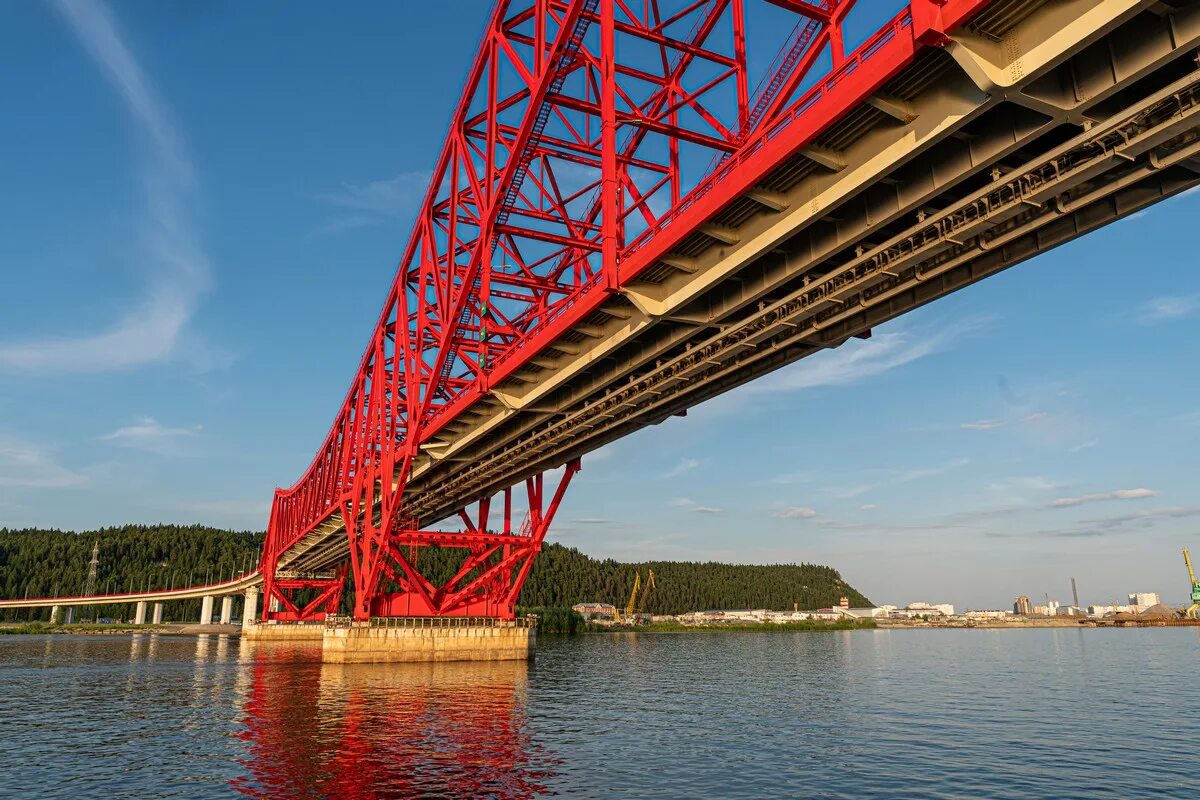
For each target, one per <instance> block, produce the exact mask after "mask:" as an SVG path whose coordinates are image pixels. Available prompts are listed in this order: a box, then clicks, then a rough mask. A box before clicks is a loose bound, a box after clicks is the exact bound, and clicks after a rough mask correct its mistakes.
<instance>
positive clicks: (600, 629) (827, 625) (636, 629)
mask: <svg viewBox="0 0 1200 800" xmlns="http://www.w3.org/2000/svg"><path fill="white" fill-rule="evenodd" d="M876 627H878V626H877V625H876V623H875V620H872V619H854V620H849V619H839V620H834V621H832V622H825V621H823V620H799V621H796V622H762V623H758V622H731V623H712V624H710V625H684V624H682V623H679V622H656V623H654V624H652V625H621V626H617V625H596V624H594V623H593V624H592V625H590V626H589V628H588V629H587V631H586V633H720V632H743V631H753V632H755V633H781V632H786V631H857V630H871V629H874V628H876Z"/></svg>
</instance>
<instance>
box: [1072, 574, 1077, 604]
mask: <svg viewBox="0 0 1200 800" xmlns="http://www.w3.org/2000/svg"><path fill="white" fill-rule="evenodd" d="M1071 596H1072V597H1074V598H1075V607H1076V608H1079V590H1078V589H1076V588H1075V579H1074V578H1071Z"/></svg>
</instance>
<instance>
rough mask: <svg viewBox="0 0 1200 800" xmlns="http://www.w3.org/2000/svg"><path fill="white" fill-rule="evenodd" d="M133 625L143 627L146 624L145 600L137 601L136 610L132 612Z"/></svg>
mask: <svg viewBox="0 0 1200 800" xmlns="http://www.w3.org/2000/svg"><path fill="white" fill-rule="evenodd" d="M133 624H134V625H145V624H146V601H145V600H139V601H138V604H137V609H136V610H135V611H134V612H133Z"/></svg>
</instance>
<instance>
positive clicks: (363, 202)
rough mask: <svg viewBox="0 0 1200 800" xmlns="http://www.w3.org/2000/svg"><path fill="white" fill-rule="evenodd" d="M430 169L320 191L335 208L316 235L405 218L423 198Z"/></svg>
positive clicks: (325, 199)
mask: <svg viewBox="0 0 1200 800" xmlns="http://www.w3.org/2000/svg"><path fill="white" fill-rule="evenodd" d="M430 176H431V173H430V172H429V171H427V170H419V171H413V172H401V173H400V174H399V175H397V176H395V177H394V178H387V179H384V180H377V181H368V182H367V183H350V182H343V183H342V185H341V187H340V188H338V189H337V190H336V191H333V192H326V193H324V194H320V195H317V199H319V200H321V201H323V202H325V203H328V204H329V205H331V206H333V207H334V208H335V209H336V212H335V213H334V214H333V215H332V216H331V217H330V218H329V219H328V220H326V222H325V223H324V224H322V225H321V226H320V227H319V228H317V230H316V231H314V235H323V234H333V233H340V232H342V231H346V230H351V229H353V228H361V227H364V226H367V225H378V224H380V223H383V222H387V221H391V220H402V221H403V220H406V219H407V218H408V217H409V216H410V215H411V214H412V213H413V212H414V211H415V210H416V208H417V207H418V206H419V205H420V203H421V200H422V199H424V196H425V191H426V189H427V188H428V185H429V179H430Z"/></svg>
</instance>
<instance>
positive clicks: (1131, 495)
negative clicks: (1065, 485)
mask: <svg viewBox="0 0 1200 800" xmlns="http://www.w3.org/2000/svg"><path fill="white" fill-rule="evenodd" d="M1158 494H1159V493H1158V492H1157V491H1155V490H1154V489H1114V490H1113V491H1111V492H1098V493H1096V494H1084V495H1080V496H1078V497H1060V498H1058V499H1057V500H1054V501H1052V502H1051V503H1050V504H1049V505H1048V506H1047V508H1072V507H1074V506H1081V505H1083V504H1085V503H1102V502H1105V501H1107V500H1144V499H1145V498H1147V497H1157V496H1158Z"/></svg>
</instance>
